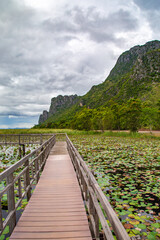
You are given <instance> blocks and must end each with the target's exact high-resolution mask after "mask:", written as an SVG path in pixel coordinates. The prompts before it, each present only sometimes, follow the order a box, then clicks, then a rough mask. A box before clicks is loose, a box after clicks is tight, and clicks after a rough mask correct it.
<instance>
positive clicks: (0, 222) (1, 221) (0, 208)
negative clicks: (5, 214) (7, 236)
mask: <svg viewBox="0 0 160 240" xmlns="http://www.w3.org/2000/svg"><path fill="white" fill-rule="evenodd" d="M2 230H3V220H2V205H1V198H0V231H2Z"/></svg>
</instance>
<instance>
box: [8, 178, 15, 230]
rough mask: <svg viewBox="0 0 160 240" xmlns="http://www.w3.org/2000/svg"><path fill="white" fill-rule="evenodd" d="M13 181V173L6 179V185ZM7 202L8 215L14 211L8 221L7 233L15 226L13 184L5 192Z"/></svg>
mask: <svg viewBox="0 0 160 240" xmlns="http://www.w3.org/2000/svg"><path fill="white" fill-rule="evenodd" d="M13 181H14V177H13V173H11V174H10V175H9V176H8V177H7V184H12V183H13ZM7 200H8V214H10V213H11V212H12V211H14V213H13V215H12V217H11V219H10V221H9V232H10V234H11V233H12V232H13V229H14V227H15V226H16V211H15V196H14V184H13V185H12V186H11V187H10V188H9V190H8V192H7Z"/></svg>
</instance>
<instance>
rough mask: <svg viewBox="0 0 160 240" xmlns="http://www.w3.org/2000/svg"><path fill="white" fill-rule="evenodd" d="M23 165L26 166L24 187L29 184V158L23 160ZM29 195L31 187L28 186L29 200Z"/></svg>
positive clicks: (29, 195) (29, 194) (28, 197)
mask: <svg viewBox="0 0 160 240" xmlns="http://www.w3.org/2000/svg"><path fill="white" fill-rule="evenodd" d="M25 167H27V170H26V174H25V175H24V177H25V183H26V188H27V187H28V186H29V185H30V176H29V159H28V160H27V161H26V162H25ZM30 197H31V187H30V188H29V190H28V192H27V201H29V199H30Z"/></svg>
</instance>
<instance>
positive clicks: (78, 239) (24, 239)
mask: <svg viewBox="0 0 160 240" xmlns="http://www.w3.org/2000/svg"><path fill="white" fill-rule="evenodd" d="M10 239H12V240H17V238H10ZM22 239H23V240H28V238H22ZM29 239H30V240H35V238H29ZM39 239H40V240H48V238H39ZM49 239H50V240H55V239H57V238H49ZM60 240H91V238H90V237H74V238H72V237H71V238H70V237H69V238H60Z"/></svg>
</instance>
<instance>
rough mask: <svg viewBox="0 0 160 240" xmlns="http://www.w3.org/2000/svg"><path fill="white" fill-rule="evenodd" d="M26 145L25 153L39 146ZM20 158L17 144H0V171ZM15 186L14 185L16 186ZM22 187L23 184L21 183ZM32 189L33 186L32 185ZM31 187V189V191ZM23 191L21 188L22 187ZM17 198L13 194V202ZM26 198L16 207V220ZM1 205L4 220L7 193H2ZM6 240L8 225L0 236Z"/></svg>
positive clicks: (2, 183) (0, 185)
mask: <svg viewBox="0 0 160 240" xmlns="http://www.w3.org/2000/svg"><path fill="white" fill-rule="evenodd" d="M25 147H26V153H25V154H26V155H27V154H29V153H30V152H31V151H33V150H34V149H36V148H38V147H39V144H28V145H25ZM19 160H20V157H19V146H14V145H12V146H11V145H5V146H2V145H0V172H3V171H4V170H5V169H7V168H8V167H10V166H11V165H13V164H14V163H16V162H17V161H19ZM16 175H18V172H15V176H16ZM4 184H5V183H4V181H2V182H0V190H1V189H3V188H4ZM16 187H17V186H15V188H16ZM22 187H23V184H22ZM33 189H34V187H33ZM33 189H32V191H33ZM22 192H23V189H22ZM16 193H18V190H15V194H16ZM17 200H18V198H17V196H15V202H16V201H17ZM27 203H28V202H27V199H26V198H25V199H23V200H22V203H21V206H20V207H19V208H18V209H17V215H16V217H17V221H18V219H19V218H20V216H21V213H22V212H23V209H24V208H25V206H26V204H27ZM1 205H2V217H3V221H4V220H5V218H6V216H7V212H8V210H7V209H8V207H7V205H8V203H7V194H4V195H3V197H2V199H1ZM4 239H6V240H8V239H9V227H8V226H7V227H6V228H5V230H4V231H3V234H2V235H1V236H0V240H4Z"/></svg>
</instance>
